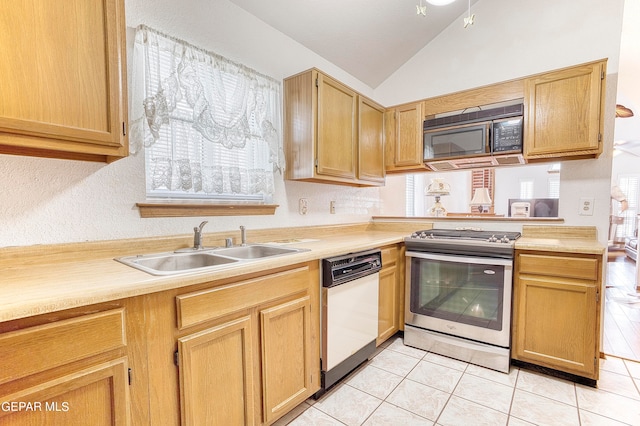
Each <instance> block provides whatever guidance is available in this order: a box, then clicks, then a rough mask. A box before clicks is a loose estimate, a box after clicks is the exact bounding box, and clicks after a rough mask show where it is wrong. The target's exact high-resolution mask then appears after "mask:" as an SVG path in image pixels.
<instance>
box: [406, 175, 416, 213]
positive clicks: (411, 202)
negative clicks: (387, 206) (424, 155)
mask: <svg viewBox="0 0 640 426" xmlns="http://www.w3.org/2000/svg"><path fill="white" fill-rule="evenodd" d="M404 195H405V198H404V199H405V214H406V215H407V216H415V215H416V202H415V198H416V178H415V176H414V175H412V174H408V175H407V176H406V178H405V193H404Z"/></svg>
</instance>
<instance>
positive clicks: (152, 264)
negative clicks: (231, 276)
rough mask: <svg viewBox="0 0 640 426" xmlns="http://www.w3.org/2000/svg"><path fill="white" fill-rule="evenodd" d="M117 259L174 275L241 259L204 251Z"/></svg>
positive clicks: (154, 272)
mask: <svg viewBox="0 0 640 426" xmlns="http://www.w3.org/2000/svg"><path fill="white" fill-rule="evenodd" d="M116 260H117V261H118V262H122V263H124V264H125V265H128V266H131V267H134V268H137V269H140V270H141V271H145V272H148V273H150V274H152V275H173V274H178V273H182V272H190V271H195V270H201V269H205V268H213V267H217V266H222V265H229V264H231V263H235V262H238V261H239V259H232V258H229V257H225V256H219V255H216V254H212V253H210V252H203V251H201V252H195V253H159V254H149V255H138V256H128V257H120V258H117V259H116Z"/></svg>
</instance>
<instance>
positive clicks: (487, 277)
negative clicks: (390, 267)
mask: <svg viewBox="0 0 640 426" xmlns="http://www.w3.org/2000/svg"><path fill="white" fill-rule="evenodd" d="M504 275H505V267H504V266H502V265H492V264H474V263H465V262H464V261H444V260H432V259H422V258H415V257H414V258H411V297H410V305H411V306H410V309H411V312H413V313H415V314H418V315H424V316H428V317H433V318H440V319H443V320H448V321H453V322H457V323H462V324H468V325H473V326H476V327H482V328H487V329H492V330H502V315H503V299H504V285H505V284H504V283H505V276H504Z"/></svg>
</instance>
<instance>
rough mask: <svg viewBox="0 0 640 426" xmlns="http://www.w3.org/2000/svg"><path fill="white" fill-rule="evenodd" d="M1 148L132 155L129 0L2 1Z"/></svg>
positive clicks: (107, 157)
mask: <svg viewBox="0 0 640 426" xmlns="http://www.w3.org/2000/svg"><path fill="white" fill-rule="evenodd" d="M0 16H2V25H1V26H2V31H0V46H1V47H2V61H0V75H2V78H1V79H0V152H2V153H8V154H18V155H34V156H44V157H55V158H71V159H80V160H91V161H111V160H114V159H117V158H120V157H124V156H126V155H128V141H127V136H126V131H125V129H126V124H127V102H126V93H127V88H126V61H125V32H124V31H125V28H124V1H123V0H66V1H63V2H57V1H54V2H52V1H45V0H33V1H29V2H23V1H12V2H2V6H0Z"/></svg>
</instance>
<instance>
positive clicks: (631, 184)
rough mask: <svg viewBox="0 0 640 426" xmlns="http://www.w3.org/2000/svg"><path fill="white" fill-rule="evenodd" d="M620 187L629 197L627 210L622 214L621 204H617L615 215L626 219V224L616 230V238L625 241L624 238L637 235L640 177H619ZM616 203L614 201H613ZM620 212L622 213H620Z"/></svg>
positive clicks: (631, 175) (629, 175) (635, 175)
mask: <svg viewBox="0 0 640 426" xmlns="http://www.w3.org/2000/svg"><path fill="white" fill-rule="evenodd" d="M618 187H619V188H620V190H621V191H622V192H623V193H624V194H625V195H626V197H627V209H626V210H625V211H623V212H620V210H621V209H620V203H618V202H617V201H616V202H615V203H616V204H617V206H614V209H613V210H614V214H619V215H620V216H622V217H624V222H623V223H622V224H621V225H618V227H617V228H616V237H618V238H620V239H622V240H624V237H631V236H633V235H635V232H636V228H637V225H638V221H637V215H638V213H640V210H638V208H639V207H640V206H638V201H639V200H640V175H637V174H628V175H620V176H618ZM612 202H614V200H612ZM619 212H620V213H619Z"/></svg>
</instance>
